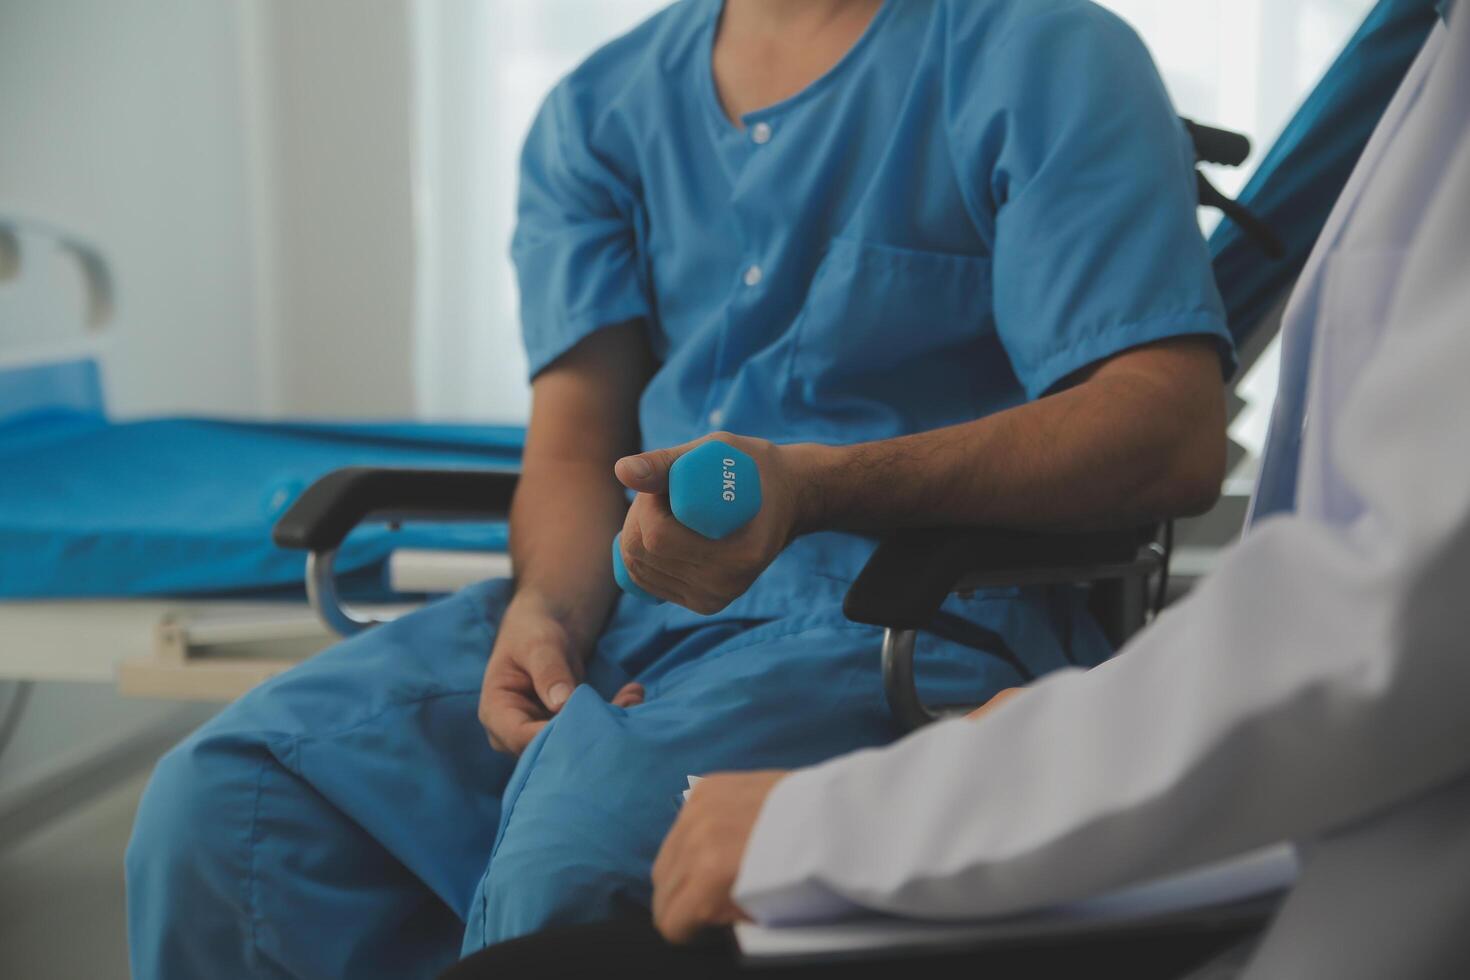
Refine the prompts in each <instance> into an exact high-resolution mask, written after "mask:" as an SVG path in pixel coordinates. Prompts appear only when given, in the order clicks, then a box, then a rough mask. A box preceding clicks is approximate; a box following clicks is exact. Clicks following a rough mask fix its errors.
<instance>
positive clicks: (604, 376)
mask: <svg viewBox="0 0 1470 980" xmlns="http://www.w3.org/2000/svg"><path fill="white" fill-rule="evenodd" d="M652 364H653V361H652V355H651V354H650V353H649V352H648V348H647V343H646V341H645V339H644V336H643V332H642V329H641V327H640V326H639V325H638V324H636V323H633V324H624V325H622V326H619V327H610V328H607V329H604V330H601V331H598V332H597V333H595V334H593V335H592V336H590V337H588V338H587V339H585V340H583V341H582V342H581V343H580V344H578V345H577V346H576V347H574V348H573V349H572V350H571V351H569V352H568V353H567V354H566V355H564V356H563V357H562V358H561V359H559V360H558V361H557V362H556V363H554V364H553V365H552V366H551V367H549V368H547V369H546V370H545V371H544V372H543V373H542V374H540V375H538V376H537V378H536V380H535V382H534V383H533V385H532V409H531V422H530V425H529V426H528V428H527V432H526V448H525V452H524V454H523V457H522V465H521V480H520V484H519V485H518V487H517V489H516V496H515V502H514V504H513V505H512V507H511V520H510V544H511V560H512V562H513V564H514V566H515V576H516V593H517V598H518V599H521V600H523V601H524V600H526V599H531V600H534V601H537V602H539V603H541V604H542V606H543V607H544V609H545V610H546V611H548V612H550V613H551V614H552V615H554V616H555V617H556V618H557V619H558V620H560V621H561V622H562V624H563V625H564V626H566V627H567V629H568V630H569V631H570V632H571V633H572V634H573V636H574V637H576V638H577V640H578V641H579V644H580V645H581V646H583V647H584V648H585V649H587V650H590V648H591V645H592V643H593V641H594V640H595V639H596V637H597V635H598V633H599V632H600V631H601V629H602V625H603V623H604V621H605V620H606V619H607V616H608V613H609V611H610V610H611V609H612V604H613V600H614V598H615V596H616V591H615V590H616V587H615V585H614V584H613V580H612V573H611V570H610V564H611V563H610V561H609V557H608V544H609V543H610V542H611V541H612V539H613V535H614V534H616V533H617V531H618V529H619V528H621V527H622V524H623V517H624V515H625V514H626V512H627V509H628V501H627V498H626V496H625V495H624V490H623V488H622V485H621V484H619V483H618V481H617V478H616V477H615V476H614V475H613V463H614V462H616V461H617V460H618V458H619V457H621V456H623V455H626V454H627V453H630V452H636V451H637V448H638V397H639V394H640V392H641V391H642V390H643V386H644V384H645V383H646V382H647V379H648V376H649V374H650V373H651V371H652Z"/></svg>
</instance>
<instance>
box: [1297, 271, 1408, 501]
mask: <svg viewBox="0 0 1470 980" xmlns="http://www.w3.org/2000/svg"><path fill="white" fill-rule="evenodd" d="M1404 254H1405V253H1404V249H1403V248H1397V247H1385V248H1376V247H1371V248H1364V247H1357V248H1349V249H1345V250H1343V251H1340V252H1337V253H1335V254H1333V255H1331V256H1329V257H1328V259H1327V261H1326V263H1325V266H1324V269H1323V279H1322V296H1321V304H1320V308H1321V316H1320V318H1319V319H1318V322H1317V330H1316V334H1315V336H1314V337H1313V338H1312V359H1311V375H1310V377H1311V381H1310V384H1311V394H1310V397H1309V399H1308V402H1307V409H1306V416H1305V418H1304V419H1303V420H1302V459H1301V464H1302V468H1301V474H1300V477H1299V483H1298V490H1297V506H1298V508H1299V510H1300V511H1301V512H1302V513H1303V514H1307V515H1310V516H1312V517H1316V518H1318V519H1321V520H1325V521H1328V522H1331V523H1334V524H1346V523H1348V522H1349V521H1351V520H1353V519H1354V518H1356V517H1357V516H1358V514H1359V513H1361V511H1362V501H1361V500H1360V499H1359V498H1358V496H1357V494H1356V493H1355V492H1354V491H1353V489H1352V488H1351V487H1349V486H1348V485H1347V484H1346V483H1345V482H1344V481H1343V480H1342V478H1341V476H1340V475H1339V474H1338V472H1337V470H1336V468H1335V467H1334V465H1333V463H1332V453H1331V447H1332V441H1333V438H1334V437H1335V431H1336V426H1337V424H1338V421H1339V419H1341V417H1342V411H1343V405H1344V403H1345V402H1346V400H1347V399H1348V397H1350V395H1351V394H1352V390H1353V388H1354V387H1355V386H1356V384H1357V382H1358V379H1359V378H1360V377H1361V376H1362V374H1363V370H1364V368H1366V367H1367V365H1368V360H1369V358H1371V357H1372V356H1373V355H1374V353H1375V352H1376V351H1377V349H1378V344H1379V341H1380V340H1381V339H1382V337H1383V333H1384V329H1385V328H1386V327H1387V324H1388V316H1389V313H1390V311H1391V308H1392V305H1393V300H1394V296H1395V294H1396V293H1397V292H1398V283H1399V278H1400V274H1401V273H1402V271H1403V265H1404Z"/></svg>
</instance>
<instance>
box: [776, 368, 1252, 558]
mask: <svg viewBox="0 0 1470 980" xmlns="http://www.w3.org/2000/svg"><path fill="white" fill-rule="evenodd" d="M1210 356H1211V357H1213V354H1211V355H1210ZM1213 370H1214V371H1215V375H1214V378H1215V379H1216V380H1215V381H1214V382H1213V385H1214V388H1213V390H1209V389H1208V388H1206V389H1205V390H1204V391H1203V392H1201V391H1200V390H1199V389H1190V388H1188V387H1187V386H1182V385H1181V380H1180V379H1179V378H1177V377H1174V376H1170V375H1168V374H1166V373H1160V374H1157V375H1155V374H1151V373H1147V372H1134V371H1127V370H1119V371H1112V372H1100V373H1099V374H1098V375H1097V376H1095V377H1093V378H1090V379H1088V380H1087V381H1085V382H1084V383H1082V384H1079V385H1078V386H1076V387H1074V388H1071V389H1068V390H1066V391H1063V392H1060V393H1059V394H1056V395H1053V396H1051V397H1048V398H1044V399H1041V400H1039V401H1036V402H1032V403H1029V404H1026V405H1022V406H1020V407H1017V408H1015V409H1011V410H1009V411H1006V412H1000V413H997V414H996V415H993V416H990V417H987V418H983V419H979V420H976V421H974V422H969V423H965V424H962V425H956V426H951V427H949V428H945V429H937V430H934V431H932V432H926V433H920V434H917V435H913V436H905V437H902V438H897V439H889V440H884V441H880V442H871V443H862V444H859V445H854V446H842V447H832V446H802V447H792V448H793V450H794V451H795V452H796V453H797V454H798V455H799V456H801V457H802V459H803V462H802V463H801V464H800V465H801V468H802V469H803V470H805V471H806V472H807V473H808V474H810V476H809V478H808V479H807V480H805V481H804V484H805V493H806V499H805V500H804V501H803V504H802V507H801V508H800V509H801V512H802V514H803V523H804V525H805V526H804V527H803V528H802V530H819V529H827V528H832V529H850V530H869V529H881V528H892V527H903V526H941V525H947V524H957V525H967V526H978V525H997V526H1014V527H1034V528H1055V529H1059V530H1060V529H1065V530H1080V529H1086V528H1094V527H1103V526H1118V525H1124V524H1131V523H1143V522H1147V521H1152V520H1159V519H1163V518H1169V517H1176V516H1181V515H1184V514H1188V513H1197V512H1199V511H1201V510H1203V509H1205V508H1207V507H1208V506H1209V505H1210V504H1211V503H1213V501H1214V499H1215V497H1216V496H1217V494H1218V491H1219V485H1220V481H1221V478H1222V476H1223V470H1224V455H1225V451H1224V402H1223V393H1222V392H1221V391H1220V390H1219V387H1218V380H1217V379H1218V368H1217V367H1216V368H1214V369H1213ZM1205 384H1206V385H1209V384H1211V382H1210V379H1209V376H1208V375H1206V376H1205Z"/></svg>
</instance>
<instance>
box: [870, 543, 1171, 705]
mask: <svg viewBox="0 0 1470 980" xmlns="http://www.w3.org/2000/svg"><path fill="white" fill-rule="evenodd" d="M1148 538H1149V533H1148V532H1147V531H1143V530H1127V531H1097V532H1089V533H1070V534H1069V533H1058V532H1044V531H1019V530H1012V529H1001V528H922V529H916V530H906V531H899V532H897V533H896V534H893V535H890V536H889V537H888V538H887V539H885V540H884V541H883V543H882V544H880V545H879V546H878V549H877V550H876V551H875V552H873V555H872V557H871V558H869V559H868V563H867V564H866V565H865V566H863V570H862V572H861V573H860V574H859V575H858V577H857V580H856V581H855V582H853V584H852V586H851V588H849V589H848V591H847V597H846V599H845V600H844V601H843V604H842V610H843V612H845V613H846V614H847V618H848V619H850V620H852V621H854V622H858V623H865V624H867V625H870V626H881V627H883V650H882V664H883V690H884V694H885V696H886V697H887V700H888V707H889V710H890V711H892V712H893V717H894V720H895V721H896V722H897V723H898V724H899V725H900V726H901V727H902V728H904V729H906V730H909V731H913V730H915V729H917V728H920V727H922V726H924V725H927V724H929V723H930V722H934V721H938V720H939V719H941V718H945V717H951V716H954V715H958V714H963V713H966V712H968V711H970V710H972V709H973V708H974V707H975V705H946V706H941V707H938V708H931V707H930V706H928V705H926V704H925V703H924V701H923V699H922V698H921V697H920V696H919V689H918V683H917V680H916V678H915V675H914V648H915V643H916V638H917V636H918V632H919V630H921V629H923V628H924V627H925V626H927V625H929V624H930V623H931V622H932V621H933V619H934V616H935V614H936V613H938V612H939V607H940V605H941V604H943V602H944V599H945V597H946V596H947V595H949V594H950V593H951V592H965V591H968V590H973V589H983V588H1003V587H1007V586H1024V585H1054V584H1055V585H1060V584H1066V583H1074V582H1101V581H1107V580H1114V579H1127V578H1129V577H1138V578H1142V577H1144V576H1147V575H1149V574H1152V573H1154V572H1159V571H1162V570H1164V568H1165V559H1164V556H1163V554H1162V552H1161V551H1159V550H1155V549H1153V548H1150V547H1148Z"/></svg>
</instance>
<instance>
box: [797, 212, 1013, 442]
mask: <svg viewBox="0 0 1470 980" xmlns="http://www.w3.org/2000/svg"><path fill="white" fill-rule="evenodd" d="M987 337H988V338H989V342H990V343H991V344H995V343H996V342H995V338H994V329H993V321H992V316H991V290H990V261H989V259H987V258H981V257H977V256H971V255H956V254H951V253H947V252H923V251H915V250H913V249H905V248H896V247H893V246H888V245H878V244H874V243H870V242H862V241H858V240H856V239H851V238H835V239H833V240H832V242H831V244H830V245H829V246H828V248H827V252H826V254H825V256H824V257H823V259H822V262H821V264H820V265H819V266H818V268H817V271H816V274H815V275H814V276H813V278H812V283H811V287H810V289H809V291H808V293H807V298H806V304H805V306H804V307H803V308H802V312H801V314H800V315H799V317H798V318H797V321H796V323H795V325H794V338H793V347H792V353H791V363H790V377H789V379H788V385H787V394H788V406H787V407H788V409H795V410H798V411H801V410H803V409H804V410H805V411H806V412H808V413H810V414H812V415H815V416H819V417H820V418H821V419H823V420H824V421H830V422H831V424H832V425H833V426H834V427H835V431H834V432H833V436H834V437H837V438H840V437H841V436H842V435H843V433H844V432H846V433H847V434H849V435H850V434H851V433H852V432H854V431H860V432H861V434H862V435H863V436H864V437H866V438H878V437H881V436H886V435H897V434H901V433H904V432H909V431H914V430H915V429H916V428H927V427H933V426H934V425H936V424H943V420H944V419H946V418H947V417H950V416H953V417H957V418H958V417H965V416H967V415H968V414H972V413H973V412H974V411H975V410H976V409H977V408H978V407H979V405H980V404H981V402H982V400H983V399H982V398H981V390H982V388H981V386H983V385H984V384H985V382H986V379H985V378H983V377H982V375H983V374H984V370H983V368H982V367H980V366H977V361H980V360H990V358H983V357H981V356H980V351H979V347H980V345H983V344H984V343H985V342H986V339H987ZM999 359H1000V360H1001V361H1003V360H1004V358H1003V356H1001V357H1000V358H999ZM1006 370H1007V371H1008V368H1006Z"/></svg>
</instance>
